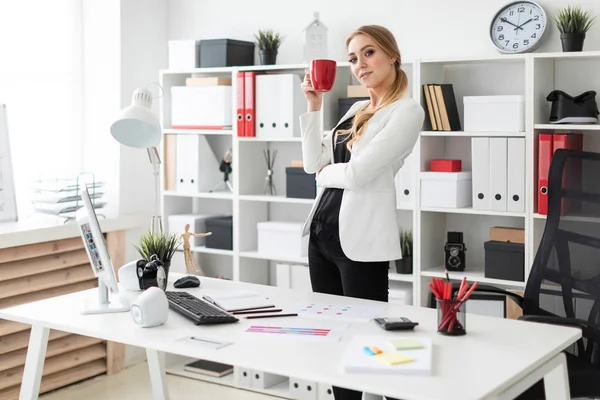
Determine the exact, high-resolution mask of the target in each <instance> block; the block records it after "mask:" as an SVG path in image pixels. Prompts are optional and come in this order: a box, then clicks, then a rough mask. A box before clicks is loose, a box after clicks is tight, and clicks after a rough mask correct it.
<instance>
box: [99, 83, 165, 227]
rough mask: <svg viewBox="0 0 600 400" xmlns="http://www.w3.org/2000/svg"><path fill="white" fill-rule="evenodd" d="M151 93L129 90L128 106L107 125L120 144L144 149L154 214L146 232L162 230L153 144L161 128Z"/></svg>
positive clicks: (156, 162)
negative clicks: (151, 180) (151, 178)
mask: <svg viewBox="0 0 600 400" xmlns="http://www.w3.org/2000/svg"><path fill="white" fill-rule="evenodd" d="M151 106H152V93H151V92H150V91H149V90H148V89H146V88H139V89H137V90H136V91H135V92H133V97H132V99H131V105H130V106H128V107H126V108H124V109H123V110H121V112H120V113H119V114H118V116H117V118H116V119H115V120H114V121H113V123H112V125H111V126H110V133H111V134H112V136H113V137H114V138H115V139H116V140H117V141H118V142H119V143H121V144H124V145H125V146H129V147H135V148H142V149H146V150H147V151H148V158H149V159H150V163H151V164H152V169H153V174H154V201H155V204H154V206H155V213H154V215H153V216H152V221H151V225H150V232H151V233H152V234H155V233H159V232H162V219H161V216H160V177H159V173H160V163H161V162H160V156H159V153H158V149H157V148H156V146H158V144H159V143H160V140H161V136H162V130H161V126H160V121H159V120H158V117H157V116H156V115H155V114H154V113H153V112H152V110H151Z"/></svg>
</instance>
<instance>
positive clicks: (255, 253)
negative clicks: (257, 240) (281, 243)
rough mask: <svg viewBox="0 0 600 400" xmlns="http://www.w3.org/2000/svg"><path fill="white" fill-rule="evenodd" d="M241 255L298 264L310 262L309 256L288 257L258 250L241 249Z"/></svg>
mask: <svg viewBox="0 0 600 400" xmlns="http://www.w3.org/2000/svg"><path fill="white" fill-rule="evenodd" d="M240 257H246V258H256V259H259V260H271V261H283V262H291V263H298V264H308V257H286V256H275V255H272V254H261V253H259V252H258V251H241V252H240Z"/></svg>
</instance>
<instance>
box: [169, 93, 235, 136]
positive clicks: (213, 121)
mask: <svg viewBox="0 0 600 400" xmlns="http://www.w3.org/2000/svg"><path fill="white" fill-rule="evenodd" d="M231 96H232V92H231V86H174V87H172V88H171V127H172V128H175V129H220V128H222V127H231V121H232V108H231V107H232V98H231Z"/></svg>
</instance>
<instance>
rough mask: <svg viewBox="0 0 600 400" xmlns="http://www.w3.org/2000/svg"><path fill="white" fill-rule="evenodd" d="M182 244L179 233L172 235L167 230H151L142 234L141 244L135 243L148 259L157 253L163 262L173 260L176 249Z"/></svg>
mask: <svg viewBox="0 0 600 400" xmlns="http://www.w3.org/2000/svg"><path fill="white" fill-rule="evenodd" d="M180 245H181V242H180V241H179V235H171V234H168V233H165V232H160V233H157V234H154V235H153V234H152V233H151V232H150V230H148V232H146V233H145V234H143V235H142V236H140V242H139V245H135V244H134V245H133V247H134V248H135V249H136V250H137V252H138V253H139V254H140V256H142V257H143V258H144V259H145V260H146V261H150V257H151V256H152V255H153V254H156V255H157V256H158V258H159V260H161V261H162V262H167V261H171V258H173V254H174V253H175V250H177V248H178V247H179V246H180Z"/></svg>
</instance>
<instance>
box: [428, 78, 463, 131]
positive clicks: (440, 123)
mask: <svg viewBox="0 0 600 400" xmlns="http://www.w3.org/2000/svg"><path fill="white" fill-rule="evenodd" d="M423 94H424V96H425V102H426V103H427V111H428V115H427V116H428V118H427V119H428V121H429V122H430V124H431V130H433V131H460V130H462V128H461V125H460V119H459V116H458V107H457V105H456V98H455V97H454V88H453V87H452V84H449V83H444V84H436V83H434V84H426V85H423Z"/></svg>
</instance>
